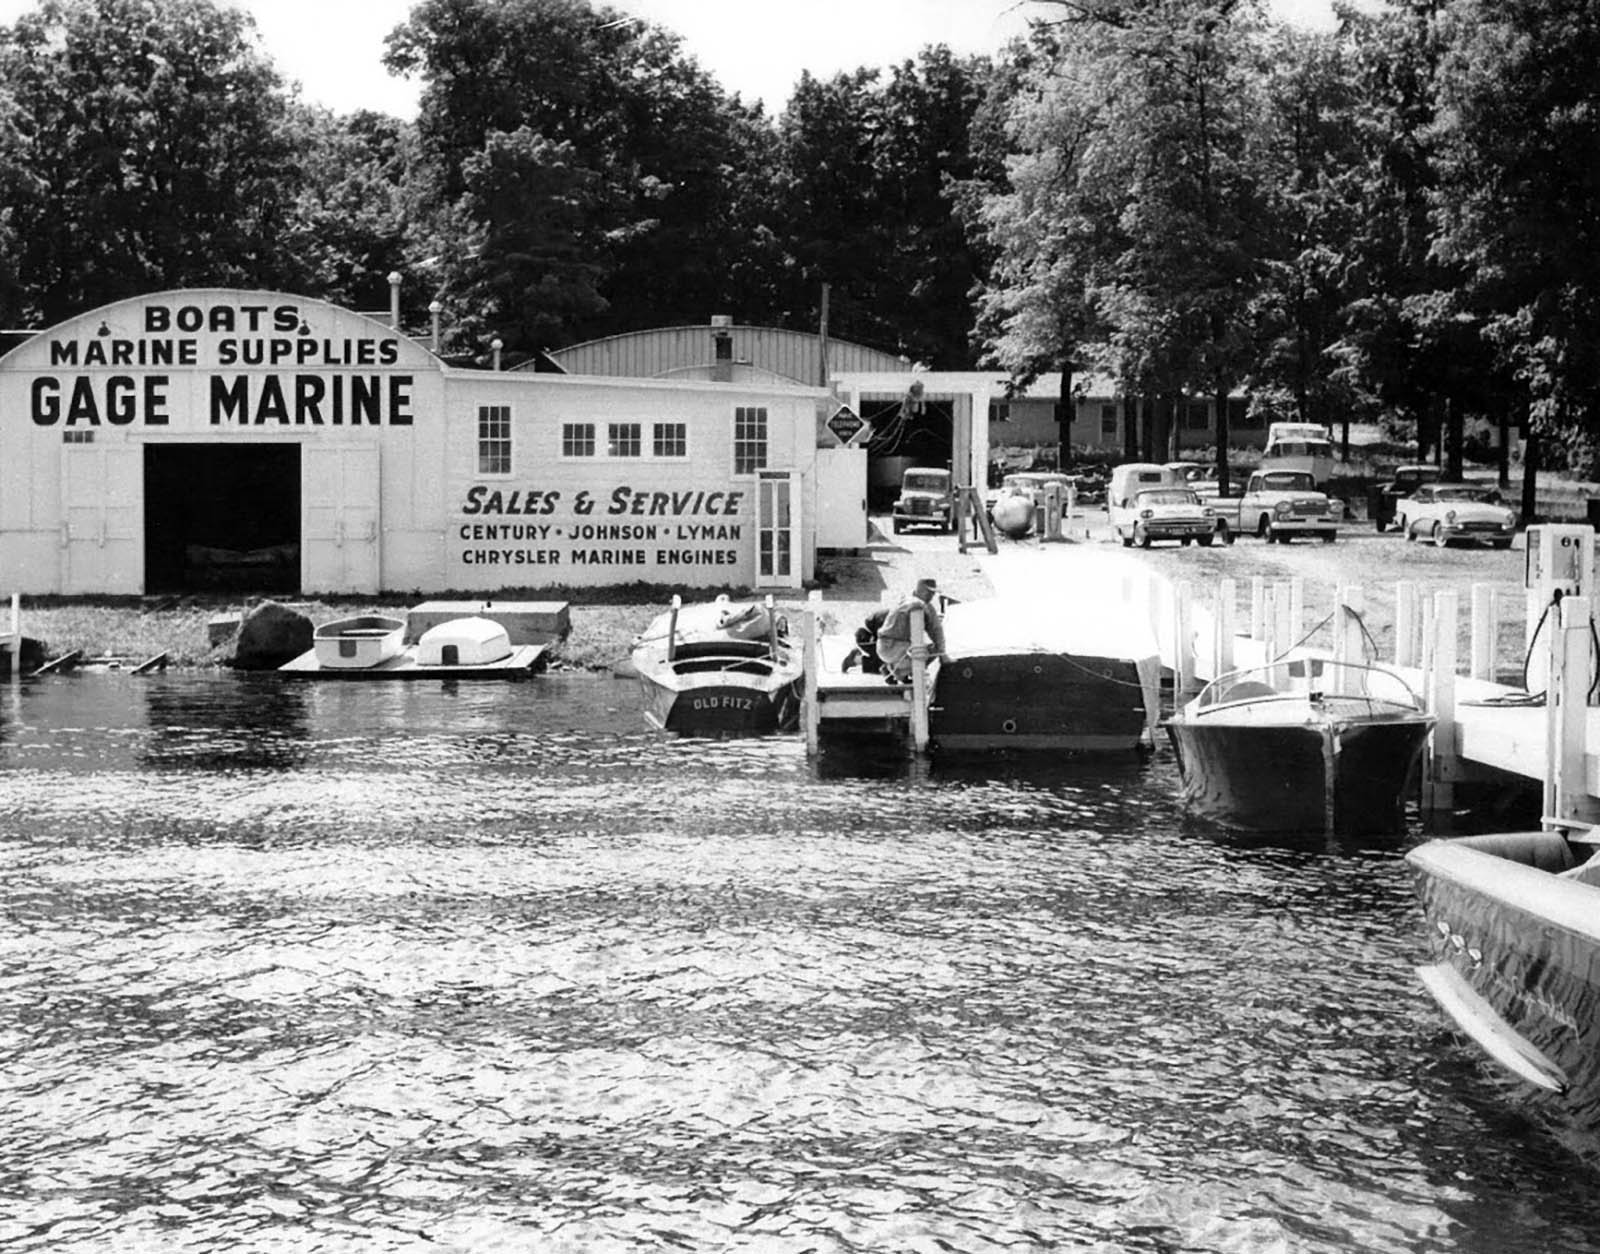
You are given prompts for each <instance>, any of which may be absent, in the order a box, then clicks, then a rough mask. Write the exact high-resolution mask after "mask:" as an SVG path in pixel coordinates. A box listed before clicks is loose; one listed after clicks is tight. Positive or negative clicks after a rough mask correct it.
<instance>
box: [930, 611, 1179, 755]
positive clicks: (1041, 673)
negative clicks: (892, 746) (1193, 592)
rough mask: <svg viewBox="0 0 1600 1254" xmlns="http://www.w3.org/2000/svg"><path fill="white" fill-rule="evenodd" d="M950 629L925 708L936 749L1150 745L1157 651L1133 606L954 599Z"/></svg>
mask: <svg viewBox="0 0 1600 1254" xmlns="http://www.w3.org/2000/svg"><path fill="white" fill-rule="evenodd" d="M944 634H945V654H946V660H945V661H943V662H941V663H939V664H938V666H937V669H936V670H935V671H934V675H933V683H932V697H931V704H930V707H929V711H928V734H929V738H930V740H931V741H932V743H933V747H934V749H935V750H936V751H939V752H944V751H964V750H988V749H1027V750H1067V751H1106V750H1113V751H1114V750H1129V749H1133V748H1136V747H1137V746H1138V745H1140V744H1141V743H1145V744H1147V743H1149V740H1150V737H1151V733H1152V732H1153V729H1154V728H1155V725H1156V720H1157V716H1158V709H1159V706H1158V704H1157V703H1158V701H1159V688H1158V685H1159V682H1160V658H1159V655H1158V652H1157V646H1156V642H1155V638H1154V636H1153V635H1152V634H1151V632H1150V630H1149V628H1148V626H1146V625H1145V624H1143V623H1142V622H1139V621H1137V620H1136V619H1135V618H1134V617H1133V616H1132V615H1131V614H1129V615H1124V614H1121V613H1109V612H1108V613H1099V614H1085V613H1083V612H1082V611H1081V609H1080V610H1078V611H1075V612H1074V611H1073V610H1071V609H1070V608H1068V607H1066V606H1064V605H1063V604H1062V603H1061V602H1060V601H1059V599H1057V600H1049V599H1041V600H1038V601H1034V600H1029V599H1023V598H1016V597H996V598H992V599H986V600H981V601H965V602H961V603H959V604H952V605H950V606H949V608H948V610H947V612H946V614H945V618H944Z"/></svg>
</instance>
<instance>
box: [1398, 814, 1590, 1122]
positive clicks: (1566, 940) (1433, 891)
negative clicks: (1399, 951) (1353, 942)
mask: <svg viewBox="0 0 1600 1254" xmlns="http://www.w3.org/2000/svg"><path fill="white" fill-rule="evenodd" d="M1592 848H1593V846H1590V847H1588V848H1574V847H1573V845H1572V844H1571V843H1570V842H1569V841H1567V839H1566V838H1565V837H1563V836H1562V835H1561V834H1560V833H1558V832H1553V831H1540V832H1509V833H1497V834H1493V835H1487V836H1468V837H1458V838H1455V839H1446V840H1433V841H1429V842H1427V843H1426V844H1423V845H1420V846H1418V847H1417V848H1416V849H1414V850H1412V851H1411V852H1410V853H1409V854H1408V855H1407V856H1406V861H1407V862H1408V863H1409V864H1410V866H1411V868H1412V870H1413V872H1414V873H1415V874H1416V877H1417V893H1418V897H1419V899H1420V901H1421V904H1422V911H1423V915H1424V916H1425V918H1426V920H1427V927H1428V937H1429V946H1430V950H1431V953H1430V958H1431V961H1430V962H1429V963H1428V964H1427V965H1425V966H1422V967H1420V968H1419V969H1418V975H1419V977H1420V978H1421V979H1422V981H1423V984H1424V986H1425V987H1426V988H1427V989H1428V991H1429V992H1430V993H1431V994H1432V995H1433V997H1434V999H1435V1001H1436V1002H1437V1003H1438V1004H1439V1006H1440V1008H1441V1009H1442V1010H1443V1011H1444V1012H1445V1014H1446V1015H1447V1017H1448V1018H1449V1019H1450V1020H1451V1021H1452V1022H1453V1023H1454V1024H1455V1026H1456V1027H1457V1028H1458V1029H1460V1030H1461V1031H1462V1032H1463V1033H1464V1034H1465V1035H1466V1036H1467V1037H1468V1038H1469V1039H1471V1040H1472V1041H1473V1042H1475V1043H1476V1044H1477V1045H1478V1046H1479V1047H1480V1048H1481V1049H1482V1050H1483V1052H1484V1053H1485V1054H1486V1055H1487V1056H1488V1057H1489V1058H1491V1059H1492V1060H1494V1061H1495V1062H1496V1063H1498V1064H1499V1065H1500V1066H1501V1067H1503V1068H1504V1069H1505V1070H1506V1071H1507V1072H1509V1073H1510V1074H1512V1075H1514V1076H1516V1077H1517V1078H1518V1079H1520V1080H1521V1081H1523V1082H1524V1083H1525V1084H1527V1085H1528V1086H1529V1089H1528V1092H1529V1093H1530V1095H1531V1094H1532V1093H1533V1092H1534V1091H1535V1090H1543V1091H1545V1092H1546V1093H1547V1094H1551V1095H1558V1096H1559V1098H1560V1109H1561V1111H1562V1113H1563V1114H1564V1116H1565V1117H1567V1118H1570V1119H1572V1120H1573V1121H1575V1122H1576V1123H1578V1124H1579V1125H1580V1126H1582V1127H1583V1128H1585V1129H1587V1130H1589V1131H1600V868H1597V867H1589V866H1585V865H1584V860H1585V859H1586V858H1587V857H1588V856H1589V854H1590V852H1591V850H1592Z"/></svg>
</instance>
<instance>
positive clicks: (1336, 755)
mask: <svg viewBox="0 0 1600 1254" xmlns="http://www.w3.org/2000/svg"><path fill="white" fill-rule="evenodd" d="M1433 721H1434V720H1433V717H1432V716H1431V715H1429V714H1428V713H1427V712H1426V711H1425V710H1424V709H1423V707H1422V702H1421V701H1420V699H1419V698H1418V697H1417V696H1416V694H1415V693H1413V692H1412V691H1411V689H1410V688H1409V687H1408V686H1407V685H1406V683H1405V681H1404V680H1402V679H1401V678H1400V677H1399V676H1398V675H1396V674H1394V673H1393V672H1392V671H1388V670H1385V669H1383V668H1381V667H1375V666H1365V665H1361V664H1359V663H1346V662H1334V661H1331V660H1327V659H1322V658H1315V657H1302V658H1298V659H1294V660H1290V661H1287V662H1279V663H1277V664H1275V665H1272V666H1265V667H1258V668H1255V669H1252V670H1244V671H1234V672H1231V673H1229V674H1227V675H1222V676H1219V677H1218V678H1216V679H1214V680H1212V681H1211V682H1210V683H1209V684H1207V685H1206V686H1205V687H1204V688H1202V689H1201V690H1200V692H1199V695H1197V696H1196V697H1195V698H1194V700H1192V701H1190V702H1189V703H1188V704H1187V705H1185V706H1183V707H1182V709H1180V710H1179V711H1178V712H1177V713H1175V714H1174V715H1173V716H1172V718H1171V719H1169V720H1168V721H1167V723H1166V725H1165V726H1166V730H1167V736H1168V738H1169V739H1170V740H1171V742H1172V747H1173V750H1174V752H1175V753H1176V754H1177V758H1178V772H1179V775H1180V777H1181V779H1182V793H1183V800H1184V802H1185V803H1186V805H1187V806H1188V807H1189V808H1190V809H1191V810H1193V811H1194V812H1195V813H1197V814H1200V815H1203V816H1205V817H1206V818H1210V819H1214V820H1216V821H1217V822H1219V823H1222V824H1225V825H1226V826H1229V827H1234V828H1240V829H1243V830H1246V831H1277V832H1333V833H1339V834H1345V835H1366V834H1379V833H1392V832H1397V831H1399V830H1401V828H1402V827H1403V825H1404V822H1405V800H1406V796H1407V793H1408V790H1409V788H1410V787H1411V783H1412V780H1413V779H1414V777H1415V772H1416V770H1417V765H1418V763H1419V761H1420V760H1421V757H1422V751H1423V748H1424V746H1425V745H1426V743H1427V738H1428V733H1429V732H1430V731H1431V730H1432V728H1433Z"/></svg>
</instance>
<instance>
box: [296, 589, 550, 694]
mask: <svg viewBox="0 0 1600 1254" xmlns="http://www.w3.org/2000/svg"><path fill="white" fill-rule="evenodd" d="M493 613H494V611H493V610H492V609H490V608H487V606H485V608H483V609H481V610H480V612H478V613H475V614H466V615H463V616H461V617H453V618H448V619H445V620H443V621H437V622H432V623H431V625H430V626H426V627H423V626H422V622H423V621H431V620H419V621H412V619H413V618H414V615H408V617H407V618H405V619H401V618H394V617H391V616H389V615H387V614H361V615H356V616H354V617H351V618H338V619H334V620H332V621H331V622H327V623H324V624H322V625H321V626H320V627H317V628H315V629H314V631H313V632H312V647H311V648H310V649H308V650H307V651H306V652H305V653H302V654H301V655H300V656H299V657H296V658H292V659H291V660H290V661H288V662H285V663H284V664H283V665H282V666H280V667H278V668H277V669H278V672H279V673H280V674H283V675H288V676H292V677H297V678H306V677H310V678H323V679H473V678H480V677H481V678H497V679H498V678H515V677H517V676H521V675H527V674H530V673H531V672H533V671H534V670H535V669H536V668H538V667H539V666H540V665H542V663H543V661H544V656H545V651H546V646H545V645H543V644H527V643H521V644H513V643H512V641H511V637H510V634H509V632H508V629H507V627H506V624H505V623H503V622H499V621H497V620H495V619H494V618H492V617H490V615H492V614H493ZM419 629H420V630H419ZM408 640H409V641H410V642H409V643H408Z"/></svg>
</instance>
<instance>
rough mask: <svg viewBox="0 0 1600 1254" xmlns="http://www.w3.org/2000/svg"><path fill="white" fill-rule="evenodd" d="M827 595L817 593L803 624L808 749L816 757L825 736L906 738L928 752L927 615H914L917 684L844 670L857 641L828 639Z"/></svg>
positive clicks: (915, 748)
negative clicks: (825, 626)
mask: <svg viewBox="0 0 1600 1254" xmlns="http://www.w3.org/2000/svg"><path fill="white" fill-rule="evenodd" d="M821 607H822V595H821V593H818V592H813V593H811V595H810V597H809V598H808V599H807V601H806V608H805V613H804V615H803V616H802V621H803V627H802V629H801V630H802V632H803V647H804V650H805V699H804V702H803V704H802V715H801V718H802V722H803V723H804V725H805V732H806V748H807V750H809V751H810V752H811V753H813V754H814V753H816V752H817V751H818V749H819V748H820V747H821V742H822V739H823V737H825V736H849V735H855V736H861V735H891V736H906V737H908V738H909V742H910V747H911V749H912V750H913V751H914V752H917V753H922V752H924V751H925V750H926V749H927V747H928V662H927V645H926V640H925V634H924V631H923V626H922V611H921V610H920V609H914V610H912V612H911V639H912V640H913V641H914V642H915V643H914V644H913V645H912V649H911V682H910V683H909V684H891V683H889V682H888V681H887V679H885V677H884V676H883V675H872V674H866V673H863V672H862V671H847V670H845V669H844V662H845V658H846V657H848V656H849V654H850V652H851V651H852V650H853V649H854V648H855V638H854V636H853V635H851V636H850V637H839V636H823V635H822V623H821Z"/></svg>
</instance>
